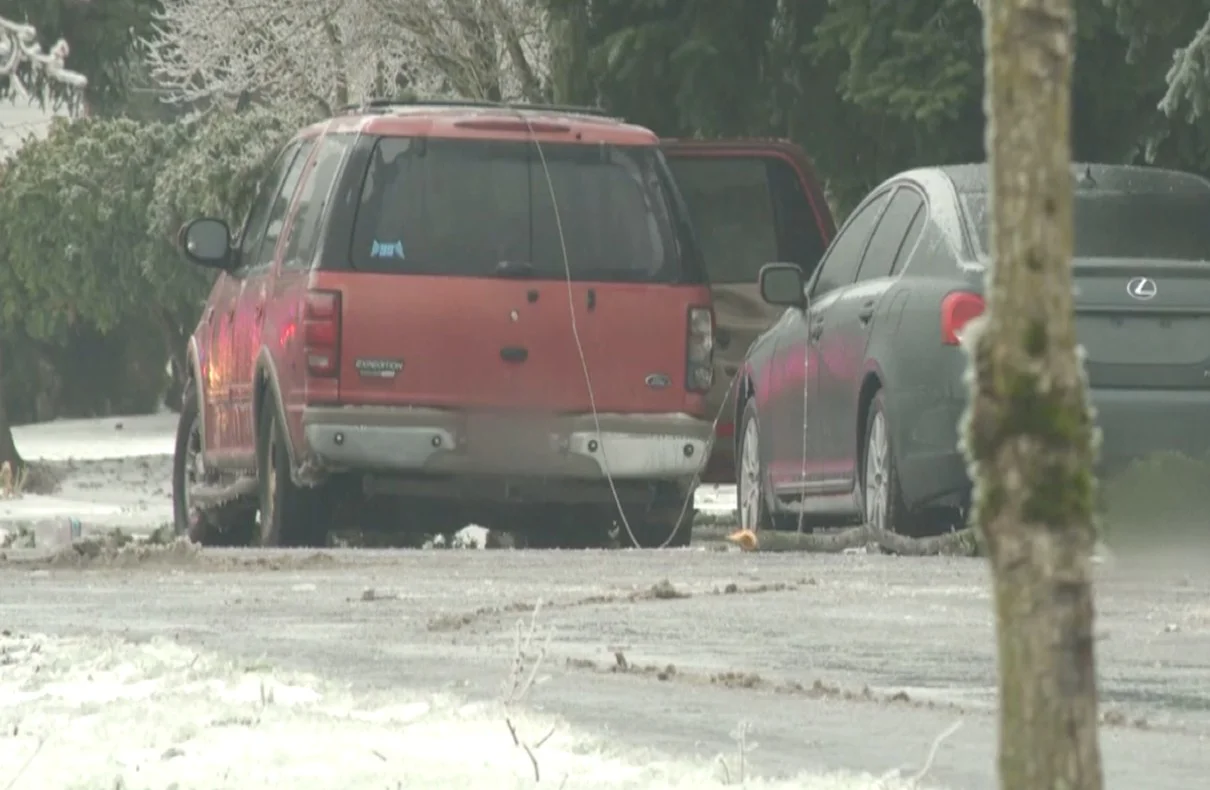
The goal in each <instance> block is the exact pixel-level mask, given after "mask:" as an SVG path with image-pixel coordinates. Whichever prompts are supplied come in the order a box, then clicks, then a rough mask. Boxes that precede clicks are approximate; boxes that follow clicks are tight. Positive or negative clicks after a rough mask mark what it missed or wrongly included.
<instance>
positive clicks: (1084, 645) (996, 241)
mask: <svg viewBox="0 0 1210 790" xmlns="http://www.w3.org/2000/svg"><path fill="white" fill-rule="evenodd" d="M983 8H984V14H985V45H986V53H987V91H988V94H987V102H986V106H987V112H988V124H987V149H988V155H989V158H990V160H991V181H992V210H993V216H994V219H993V225H992V231H991V247H992V253H993V259H994V261H995V263H994V265H993V266H992V267H991V270H990V273H989V276H988V289H987V301H988V310H987V314H986V316H985V317H984V318H983V319H982V320H981V321H979V322H977V326H975V327H973V331H972V344H973V353H974V360H973V362H972V364H971V386H972V393H971V406H970V410H969V412H968V416H967V420H966V425H965V431H964V436H965V447H966V452H967V454H968V457H969V459H970V461H971V462H972V464H973V466H974V475H975V480H976V489H975V500H976V505H975V512H974V517H975V520H976V524H977V525H978V527H979V528H980V529H981V530H982V532H983V537H984V539H985V543H986V549H987V553H988V556H989V558H990V561H991V565H992V571H993V577H994V587H995V606H996V628H997V643H998V649H999V664H1000V667H999V669H1000V756H999V763H1000V783H1001V786H1002V787H1004V788H1011V789H1012V790H1018V788H1030V790H1059V789H1060V788H1062V790H1092V789H1093V788H1100V787H1101V786H1102V774H1101V760H1100V748H1099V746H1098V740H1097V689H1096V674H1095V662H1094V658H1093V602H1092V589H1091V583H1090V569H1091V554H1092V549H1093V544H1094V541H1095V535H1094V531H1093V522H1092V513H1093V497H1094V487H1095V480H1094V478H1093V473H1092V462H1093V447H1094V445H1093V436H1094V427H1093V423H1092V419H1091V416H1090V412H1089V409H1088V404H1087V395H1086V383H1085V379H1084V373H1083V365H1082V362H1081V360H1080V358H1079V356H1078V354H1077V346H1076V338H1075V327H1074V319H1073V314H1072V277H1071V255H1072V176H1071V170H1070V158H1071V142H1070V134H1071V129H1070V114H1071V71H1072V59H1073V47H1074V43H1073V27H1074V13H1073V9H1072V0H986V2H985V3H983Z"/></svg>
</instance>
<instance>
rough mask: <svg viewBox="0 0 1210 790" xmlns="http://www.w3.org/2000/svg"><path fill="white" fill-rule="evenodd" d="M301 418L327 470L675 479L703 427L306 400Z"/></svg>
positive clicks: (665, 419) (700, 443)
mask: <svg viewBox="0 0 1210 790" xmlns="http://www.w3.org/2000/svg"><path fill="white" fill-rule="evenodd" d="M598 420H599V429H598ZM302 423H303V435H304V437H305V439H306V444H307V450H308V455H309V456H310V457H311V458H312V459H314V461H316V462H318V465H319V466H320V467H321V468H323V469H325V470H326V471H331V472H339V471H362V472H380V473H382V472H385V473H392V472H394V473H410V472H422V473H434V474H443V475H463V474H465V475H475V476H480V475H500V476H510V477H529V478H533V477H542V478H548V479H549V478H565V479H573V480H581V481H588V480H604V479H605V477H606V470H608V475H609V476H611V477H613V478H615V479H618V480H634V481H661V480H667V481H683V480H687V479H690V478H692V477H693V476H694V475H695V474H697V473H698V471H699V470H700V468H701V466H702V464H703V463H704V461H705V454H706V450H707V447H708V446H709V442H710V438H711V424H710V423H709V422H708V421H706V420H703V419H699V418H696V417H692V416H690V415H687V414H601V415H599V416H598V418H596V419H594V417H593V415H591V414H575V415H541V416H531V415H518V414H512V413H482V412H465V411H454V410H446V409H427V408H395V407H372V406H365V407H310V408H307V409H306V410H304V412H303V418H302Z"/></svg>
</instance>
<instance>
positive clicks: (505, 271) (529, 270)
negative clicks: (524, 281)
mask: <svg viewBox="0 0 1210 790" xmlns="http://www.w3.org/2000/svg"><path fill="white" fill-rule="evenodd" d="M537 273H538V270H537V269H535V268H534V265H533V264H532V263H530V262H529V261H500V262H499V263H497V264H496V268H495V271H494V274H495V275H496V276H497V277H516V278H518V279H520V278H528V277H533V276H534V275H536V274H537Z"/></svg>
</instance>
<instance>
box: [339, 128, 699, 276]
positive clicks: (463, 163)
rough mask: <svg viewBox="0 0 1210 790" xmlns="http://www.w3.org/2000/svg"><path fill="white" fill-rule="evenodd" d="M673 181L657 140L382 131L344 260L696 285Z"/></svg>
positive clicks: (430, 269) (410, 269) (377, 267)
mask: <svg viewBox="0 0 1210 790" xmlns="http://www.w3.org/2000/svg"><path fill="white" fill-rule="evenodd" d="M543 158H544V159H545V162H543ZM548 177H549V178H548ZM670 187H671V177H670V173H669V172H668V169H667V166H666V165H665V164H664V160H663V157H662V156H661V155H660V153H659V151H658V149H656V148H654V147H622V146H604V145H583V144H544V145H543V146H542V148H541V151H540V152H539V150H538V149H537V146H535V145H533V144H532V143H528V142H511V141H494V140H443V139H432V138H421V139H410V138H400V137H385V138H382V139H380V140H378V141H377V144H376V145H375V148H374V151H373V153H372V154H371V156H370V164H369V167H368V169H367V172H366V175H365V181H364V184H363V187H362V191H361V201H360V205H359V207H358V210H357V219H356V222H355V225H354V230H353V247H352V251H351V261H352V265H353V267H354V268H357V269H361V270H369V271H380V272H398V273H405V274H430V275H452V276H462V277H486V276H493V275H503V276H521V277H537V278H552V279H553V278H558V279H562V278H564V277H566V276H567V273H568V269H570V274H571V277H572V278H573V279H577V280H598V281H607V282H608V281H635V282H684V281H686V280H692V281H694V282H697V281H700V279H701V276H700V268H701V267H700V265H696V264H698V261H697V259H696V257H695V256H696V254H697V253H696V246H695V243H694V240H693V238H692V235H691V233H690V232H689V225H688V223H687V222H685V221H684V218H683V217H681V216H678V215H677V213H676V210H677V207H676V204H675V203H674V201H673V200H672V199H671V192H670ZM552 188H553V192H554V196H555V198H556V201H554V202H552V200H551V192H552ZM556 203H557V206H556ZM556 208H557V211H556ZM564 246H566V262H565V260H564Z"/></svg>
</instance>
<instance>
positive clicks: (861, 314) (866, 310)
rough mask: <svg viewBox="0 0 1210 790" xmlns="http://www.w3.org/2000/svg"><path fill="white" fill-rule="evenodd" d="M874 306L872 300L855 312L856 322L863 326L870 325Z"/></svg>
mask: <svg viewBox="0 0 1210 790" xmlns="http://www.w3.org/2000/svg"><path fill="white" fill-rule="evenodd" d="M875 306H876V305H875V303H874V300H873V299H871V300H870V301H868V302H866V303H865V304H863V305H862V306H861V309H860V310H858V311H857V320H858V321H861V323H863V324H868V323H870V319H871V318H873V317H874V308H875Z"/></svg>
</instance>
